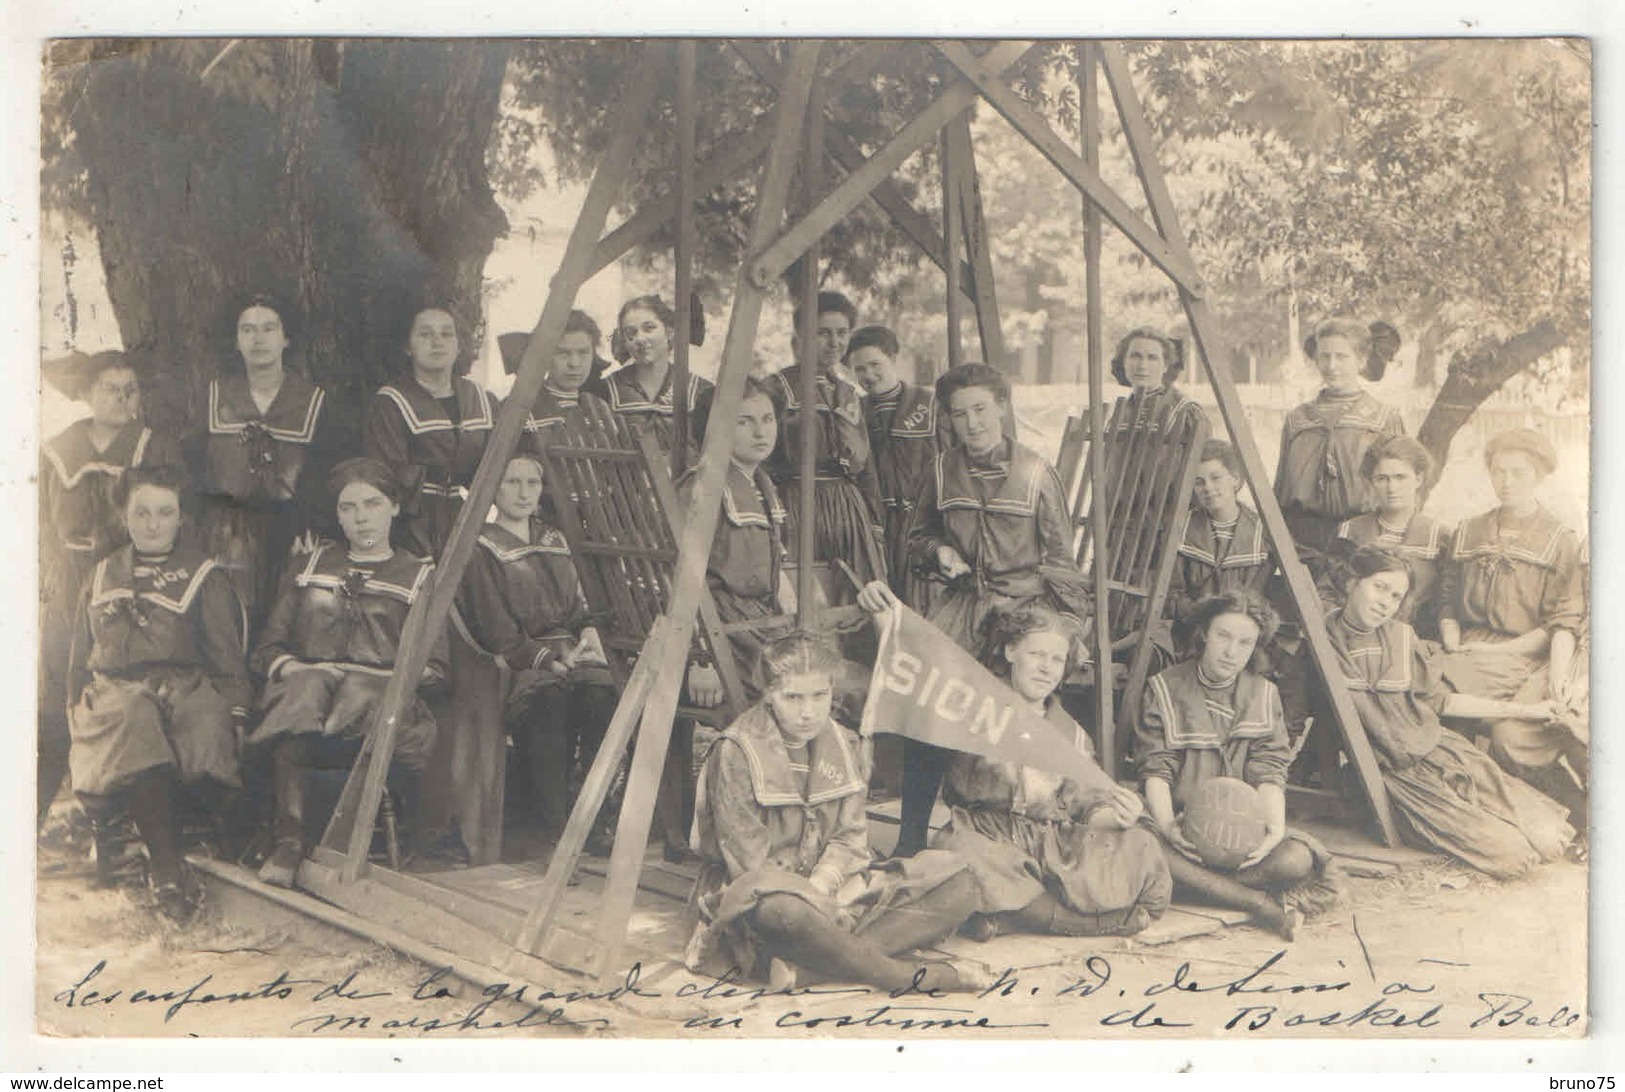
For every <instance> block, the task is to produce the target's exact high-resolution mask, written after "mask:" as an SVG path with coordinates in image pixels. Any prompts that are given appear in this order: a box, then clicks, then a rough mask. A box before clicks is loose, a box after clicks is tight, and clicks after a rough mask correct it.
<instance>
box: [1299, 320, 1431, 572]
mask: <svg viewBox="0 0 1625 1092" xmlns="http://www.w3.org/2000/svg"><path fill="white" fill-rule="evenodd" d="M1303 349H1304V352H1305V353H1306V354H1307V355H1308V357H1309V358H1310V359H1311V360H1313V361H1314V362H1315V367H1316V369H1317V370H1318V371H1319V372H1320V379H1321V383H1322V386H1321V390H1320V394H1319V395H1317V396H1316V397H1315V399H1314V401H1312V402H1305V403H1303V404H1302V405H1300V406H1298V407H1296V408H1295V409H1293V410H1292V411H1291V412H1290V413H1288V414H1287V415H1286V420H1285V421H1284V422H1283V423H1282V426H1281V459H1280V463H1279V465H1278V466H1277V468H1276V471H1275V496H1276V498H1277V499H1278V500H1279V501H1280V502H1281V514H1282V515H1283V516H1285V517H1286V525H1287V530H1289V531H1290V532H1292V541H1293V542H1294V543H1295V544H1296V545H1297V547H1298V555H1299V556H1300V557H1301V558H1302V559H1303V562H1304V564H1305V565H1308V566H1309V568H1310V571H1311V572H1313V573H1314V574H1315V575H1316V576H1319V575H1320V574H1321V573H1322V572H1323V570H1324V565H1323V558H1324V555H1325V553H1326V551H1327V549H1328V548H1329V547H1330V546H1331V544H1332V541H1333V540H1334V539H1335V538H1336V537H1337V528H1338V526H1339V525H1341V524H1342V523H1343V521H1344V520H1347V519H1350V518H1352V517H1354V516H1358V515H1360V514H1362V513H1364V512H1370V511H1372V510H1373V509H1374V508H1375V507H1376V505H1375V504H1374V503H1373V501H1372V498H1371V496H1370V492H1369V490H1368V488H1367V486H1366V483H1365V480H1364V478H1363V477H1362V476H1361V474H1360V463H1361V460H1362V459H1364V458H1365V453H1366V449H1368V448H1369V447H1370V446H1371V445H1372V444H1373V443H1375V442H1376V441H1377V440H1378V439H1379V438H1380V437H1383V436H1403V435H1404V434H1405V423H1404V422H1403V421H1401V420H1400V417H1399V411H1398V410H1395V409H1394V408H1393V407H1391V406H1385V405H1383V404H1382V403H1381V402H1379V401H1377V400H1376V399H1375V398H1374V397H1372V396H1371V394H1370V393H1368V392H1367V391H1366V389H1365V386H1364V384H1363V383H1362V379H1380V378H1382V373H1383V371H1384V370H1385V369H1386V368H1387V367H1388V362H1389V361H1390V360H1392V359H1393V356H1394V353H1395V352H1397V351H1398V349H1399V333H1398V331H1396V330H1395V329H1394V328H1393V327H1392V326H1389V325H1387V324H1385V323H1380V322H1379V323H1372V324H1371V325H1370V326H1369V327H1364V326H1361V325H1359V324H1358V323H1356V322H1353V321H1351V320H1348V319H1331V320H1329V321H1327V322H1323V323H1321V324H1320V325H1319V326H1317V327H1315V332H1314V333H1312V334H1310V335H1309V337H1308V338H1307V339H1305V341H1304V343H1303Z"/></svg>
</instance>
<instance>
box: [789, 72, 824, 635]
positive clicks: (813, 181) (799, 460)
mask: <svg viewBox="0 0 1625 1092" xmlns="http://www.w3.org/2000/svg"><path fill="white" fill-rule="evenodd" d="M822 92H823V85H822V83H821V82H820V81H818V80H817V79H814V80H813V85H812V91H811V93H810V94H809V96H808V98H807V138H806V145H807V148H806V152H805V154H803V155H802V157H801V207H802V210H803V212H806V211H810V210H811V209H813V208H814V207H815V206H816V205H817V204H818V198H819V196H820V194H821V193H822V192H823V188H824V170H823V167H824V99H823V93H822ZM819 250H820V247H819V245H818V241H817V240H816V239H815V240H813V243H812V245H811V246H809V247H808V248H807V251H806V253H805V254H803V255H802V256H801V285H800V290H801V308H800V310H801V323H800V329H798V330H797V331H796V340H797V341H799V342H800V344H801V377H800V383H799V387H800V389H799V390H798V391H797V392H796V397H797V398H798V399H800V400H801V428H800V433H799V434H798V436H797V439H798V440H799V441H800V443H799V444H798V445H797V450H796V480H797V481H798V482H799V483H800V487H801V492H800V495H799V497H798V498H797V499H798V500H799V501H800V503H799V504H798V505H797V506H796V507H797V511H796V624H797V625H798V626H800V627H801V628H802V629H810V628H811V627H812V626H813V625H814V624H816V622H817V621H818V581H817V576H818V573H817V569H816V565H815V563H816V561H817V558H818V550H817V543H818V433H819V430H820V429H822V428H823V423H822V422H821V421H820V419H819V418H820V414H819V404H818V349H819V344H818V262H819Z"/></svg>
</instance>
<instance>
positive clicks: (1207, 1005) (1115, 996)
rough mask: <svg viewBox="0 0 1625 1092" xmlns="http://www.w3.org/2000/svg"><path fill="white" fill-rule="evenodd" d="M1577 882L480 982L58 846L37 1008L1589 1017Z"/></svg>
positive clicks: (1073, 1027)
mask: <svg viewBox="0 0 1625 1092" xmlns="http://www.w3.org/2000/svg"><path fill="white" fill-rule="evenodd" d="M1586 894H1587V872H1586V869H1585V868H1584V867H1583V866H1581V865H1577V864H1573V863H1569V862H1561V863H1557V864H1553V865H1549V866H1547V867H1545V868H1542V869H1539V870H1537V871H1536V872H1535V873H1533V874H1531V875H1530V876H1528V877H1526V878H1524V879H1522V880H1519V881H1516V882H1509V883H1500V882H1496V881H1494V880H1491V879H1489V878H1487V877H1484V876H1481V875H1479V874H1477V873H1474V872H1471V871H1469V870H1467V869H1465V868H1462V867H1459V866H1456V865H1453V864H1448V863H1445V862H1443V861H1439V862H1437V863H1428V864H1424V865H1419V866H1414V867H1409V868H1406V869H1403V870H1401V871H1400V872H1399V873H1398V874H1397V875H1395V876H1391V877H1388V878H1384V879H1360V878H1352V877H1351V878H1349V880H1348V897H1347V898H1346V899H1345V900H1344V902H1343V904H1342V905H1340V906H1339V907H1337V908H1335V909H1334V910H1332V911H1331V912H1330V913H1328V914H1326V915H1325V916H1323V917H1322V918H1320V919H1319V920H1317V921H1314V922H1311V923H1309V924H1308V925H1307V926H1306V927H1305V928H1304V930H1303V931H1302V932H1301V933H1300V935H1299V937H1298V939H1297V940H1296V942H1294V943H1292V944H1290V945H1287V944H1284V943H1282V942H1281V941H1279V940H1278V939H1277V938H1275V937H1274V936H1273V935H1271V934H1269V933H1266V932H1263V931H1261V930H1259V929H1256V928H1253V927H1251V926H1248V925H1238V926H1233V927H1230V928H1227V929H1223V930H1220V931H1219V932H1217V933H1214V934H1210V935H1205V936H1197V937H1192V938H1189V939H1186V940H1180V941H1175V942H1172V943H1167V944H1162V945H1156V946H1151V945H1146V944H1143V943H1138V942H1136V941H1134V940H1132V939H1130V940H1120V939H1062V938H1024V937H1001V938H998V939H996V940H994V941H992V942H990V943H986V944H977V943H974V942H972V941H969V940H965V939H963V938H955V939H953V940H951V941H949V942H946V944H945V945H944V947H945V948H947V949H949V950H950V951H952V952H954V953H957V954H961V955H967V956H970V957H971V958H974V959H976V960H978V961H979V962H981V963H983V964H985V965H986V966H987V967H988V968H990V969H991V970H992V971H993V972H994V973H995V974H997V975H998V982H997V983H996V984H995V986H994V987H993V988H991V989H990V990H988V991H986V992H984V993H983V994H981V995H980V996H978V995H974V994H961V995H953V996H947V997H928V996H923V995H919V994H913V995H907V996H903V997H892V996H889V995H887V994H885V993H881V992H876V991H864V990H852V989H848V988H843V987H840V986H838V985H833V984H824V985H819V984H812V985H808V984H807V983H805V982H803V984H802V987H801V989H799V990H795V991H791V992H788V993H777V994H775V993H772V992H771V991H767V990H760V989H755V988H751V987H748V986H743V985H740V984H737V983H728V982H721V983H719V982H716V981H713V980H709V979H705V978H703V977H701V976H694V975H691V974H688V973H687V972H686V971H683V970H681V969H680V968H677V967H675V966H671V965H669V964H668V965H665V966H661V967H656V968H654V969H652V970H648V969H646V970H645V971H644V973H643V975H642V977H641V978H640V979H639V980H638V981H636V982H634V983H631V984H630V988H623V989H621V990H618V991H615V993H614V994H613V995H612V996H609V997H604V996H602V995H597V996H582V995H581V994H580V993H579V992H577V993H570V992H569V991H582V990H583V989H584V987H583V985H582V982H581V980H579V979H572V978H570V977H569V976H567V975H563V974H562V973H561V974H560V976H559V981H556V982H546V983H536V984H532V985H531V986H530V987H529V988H528V990H527V991H526V993H525V994H524V995H519V994H518V990H517V987H515V988H513V989H510V990H507V991H502V992H501V993H500V995H496V994H493V993H492V992H491V991H490V990H489V989H487V990H486V991H485V993H483V994H482V992H481V991H480V990H478V989H476V988H475V987H472V986H469V985H467V984H466V983H459V982H457V981H455V980H454V979H452V978H451V977H450V976H448V975H445V974H443V973H440V972H437V970H436V969H434V968H429V967H426V966H420V965H418V964H416V963H414V962H412V961H411V960H409V959H406V958H404V957H402V956H400V955H398V954H396V953H395V952H394V951H392V950H390V949H388V948H385V947H383V946H381V945H378V944H373V943H369V942H365V941H360V940H357V939H354V938H348V937H344V938H338V937H335V935H334V934H332V933H330V932H326V931H323V930H319V929H317V928H315V927H301V926H300V925H297V924H293V925H283V926H277V927H270V926H256V925H253V924H241V923H239V924H236V925H232V926H228V925H223V924H220V923H216V922H211V921H208V920H205V921H203V922H202V923H200V924H195V925H192V926H189V927H186V928H176V927H174V926H172V925H169V924H168V923H165V922H163V921H162V920H161V919H159V918H158V917H156V915H155V914H154V913H153V911H152V910H151V908H150V907H149V906H148V905H146V900H145V898H144V897H143V895H142V893H141V892H140V890H139V888H134V887H131V888H127V889H123V890H98V889H95V888H93V887H92V886H91V885H90V884H89V882H88V878H87V876H86V875H85V874H84V868H83V867H82V864H81V862H80V860H79V859H77V858H75V857H74V856H73V855H72V854H66V855H64V854H63V853H50V852H42V855H41V861H40V869H39V873H38V901H37V907H38V916H37V934H36V935H37V951H36V969H37V976H38V977H37V981H36V988H35V997H36V1004H37V1009H36V1015H37V1021H38V1028H39V1031H40V1032H41V1033H42V1034H45V1035H59V1036H256V1037H274V1036H290V1037H296V1038H307V1039H308V1038H318V1037H322V1038H336V1037H352V1036H400V1037H414V1038H431V1039H432V1038H441V1039H446V1038H451V1037H456V1038H459V1039H465V1038H470V1037H474V1038H492V1037H506V1036H561V1035H563V1036H583V1035H593V1036H596V1035H605V1034H609V1035H625V1036H641V1037H711V1038H717V1037H739V1036H774V1037H786V1036H789V1037H798V1036H806V1037H814V1036H838V1037H865V1038H873V1037H879V1038H895V1039H899V1040H908V1039H919V1038H930V1039H941V1038H944V1037H954V1038H989V1037H998V1038H1010V1037H1023V1038H1025V1037H1042V1038H1106V1037H1113V1038H1117V1037H1138V1038H1145V1037H1166V1038H1207V1037H1218V1038H1227V1039H1247V1038H1260V1037H1266V1036H1269V1037H1276V1036H1281V1037H1307V1036H1346V1035H1351V1034H1353V1035H1364V1036H1374V1037H1399V1036H1405V1037H1411V1036H1416V1037H1429V1038H1456V1037H1464V1036H1466V1037H1484V1038H1486V1039H1490V1038H1498V1037H1504V1038H1530V1037H1570V1036H1579V1035H1582V1034H1584V1032H1585V1029H1586V1023H1587V1022H1586V1017H1585V1012H1586V1003H1587V992H1586V952H1587V920H1586ZM639 916H640V917H642V916H645V915H643V914H642V913H641V912H640V915H639ZM645 927H647V925H645ZM633 928H634V930H636V929H638V928H639V921H638V918H637V917H635V918H634V923H633ZM670 933H671V930H670V929H669V928H667V929H666V930H665V933H663V935H670ZM672 955H674V956H675V955H676V953H675V952H673V953H672ZM1001 972H1002V973H1001ZM538 986H541V987H544V988H545V989H547V990H549V991H551V992H541V991H538V989H537V987H538Z"/></svg>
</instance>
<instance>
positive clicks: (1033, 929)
mask: <svg viewBox="0 0 1625 1092" xmlns="http://www.w3.org/2000/svg"><path fill="white" fill-rule="evenodd" d="M999 919H1000V921H1001V922H1003V923H1005V924H1008V925H1009V926H1011V927H1012V928H1013V929H1015V930H1016V931H1019V932H1023V933H1043V934H1048V935H1050V936H1058V937H1116V936H1130V935H1132V934H1134V933H1138V932H1139V931H1140V930H1142V929H1144V928H1145V927H1146V926H1147V925H1148V924H1150V920H1149V917H1148V915H1147V914H1146V912H1145V910H1144V909H1143V908H1142V907H1139V906H1130V907H1127V908H1125V909H1119V910H1101V911H1097V912H1095V913H1089V914H1085V913H1082V912H1080V911H1077V910H1074V909H1072V908H1071V907H1070V906H1067V905H1065V904H1064V903H1062V902H1061V901H1060V900H1059V899H1057V898H1056V897H1055V896H1054V895H1052V894H1050V893H1049V892H1048V891H1046V892H1044V893H1043V894H1042V895H1040V896H1038V897H1037V898H1036V899H1034V900H1033V901H1032V902H1030V903H1028V904H1027V905H1026V906H1023V907H1022V908H1021V909H1020V910H1013V911H1011V912H1010V913H1008V914H1000V915H999Z"/></svg>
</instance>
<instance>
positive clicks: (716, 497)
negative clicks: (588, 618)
mask: <svg viewBox="0 0 1625 1092" xmlns="http://www.w3.org/2000/svg"><path fill="white" fill-rule="evenodd" d="M818 51H819V43H817V42H816V41H815V42H797V43H796V44H795V46H794V48H793V49H792V51H791V55H790V63H789V65H788V66H787V67H786V71H785V79H784V88H783V93H782V94H781V95H780V97H779V101H778V103H777V104H776V105H775V108H774V114H775V116H774V135H773V147H772V149H771V150H770V152H769V155H768V159H767V164H766V166H765V167H764V169H763V174H762V183H761V187H760V189H759V190H758V197H757V202H756V221H755V224H754V225H753V226H752V230H751V251H752V252H756V251H759V250H760V248H761V247H762V246H763V244H764V243H765V242H766V241H767V240H768V239H769V238H771V237H772V234H773V232H774V231H775V230H776V228H777V226H778V224H779V223H780V221H782V220H783V218H784V213H785V209H786V207H787V204H788V199H789V193H790V183H791V181H792V179H793V176H794V173H795V164H796V159H797V156H798V153H799V152H800V150H801V149H800V143H801V136H802V126H803V123H804V122H805V120H806V112H807V100H808V98H809V95H810V92H811V89H812V84H813V79H814V76H815V75H816V72H817V66H818ZM749 269H750V263H748V262H747V263H746V264H745V265H743V266H742V267H741V268H740V275H739V280H738V283H737V285H736V288H735V291H734V304H733V313H732V315H731V316H730V317H729V321H728V333H727V338H726V340H725V342H724V344H723V350H722V366H721V370H720V372H719V374H718V376H717V380H718V382H717V391H716V395H715V402H714V404H713V408H712V419H713V420H719V421H731V420H733V419H734V417H735V415H737V414H738V412H739V406H740V403H741V402H742V401H743V400H744V393H745V377H746V375H748V374H749V372H750V369H751V364H752V356H753V351H754V349H755V341H756V330H757V326H758V324H759V322H760V320H761V315H762V305H763V303H764V301H765V299H766V291H765V289H763V288H761V287H760V286H757V285H756V284H755V282H754V281H753V279H752V278H751V277H750V276H749V275H748V271H749ZM732 442H733V434H732V433H731V432H730V431H729V430H727V429H708V430H707V431H706V435H705V440H704V443H703V446H702V449H701V454H700V463H699V477H698V480H697V482H696V484H695V488H694V494H693V497H692V499H691V500H690V503H689V510H688V514H687V517H686V519H685V520H684V524H683V531H682V538H681V539H680V540H679V545H678V557H677V571H676V574H675V576H674V578H673V587H672V592H671V600H670V606H669V608H668V609H667V611H666V614H665V615H664V616H663V617H664V618H665V619H666V621H667V623H668V630H669V632H668V633H667V635H666V640H665V647H664V649H663V655H662V661H663V662H661V663H659V664H657V665H656V667H655V675H654V681H653V684H652V687H651V689H650V692H649V696H648V698H647V700H646V701H645V703H644V706H643V715H642V722H641V723H640V725H639V727H638V740H637V749H636V751H635V752H634V754H633V756H632V771H631V774H630V776H629V777H628V778H627V786H626V797H625V799H624V800H623V801H622V804H621V814H620V818H619V821H618V823H617V825H616V829H615V850H614V853H613V855H612V856H611V858H610V868H609V877H608V879H607V882H606V883H605V885H604V891H603V895H602V898H601V900H600V906H601V915H600V919H599V923H600V932H599V936H600V939H601V940H602V942H603V960H602V962H601V964H600V965H599V974H600V978H601V979H607V978H608V977H610V976H613V974H614V972H615V969H616V967H617V965H618V963H619V961H620V953H621V951H622V949H623V948H624V946H625V942H626V923H627V920H628V919H629V918H630V916H631V913H632V900H633V898H634V896H635V895H636V894H637V883H638V875H639V873H640V872H641V871H642V868H643V857H644V850H645V847H646V845H647V843H648V837H649V824H650V821H651V819H652V818H653V816H654V803H655V792H656V788H657V786H658V784H659V781H660V773H661V769H662V768H663V767H664V765H665V761H666V747H667V744H668V742H669V740H670V738H671V728H672V720H673V718H674V717H675V716H676V713H677V700H678V697H679V694H680V692H681V690H682V686H683V679H684V674H685V670H684V669H685V667H686V666H687V662H688V647H689V642H690V640H691V639H692V636H693V632H694V620H695V615H696V612H697V610H698V608H699V603H700V598H701V595H702V593H703V592H704V591H705V587H706V585H705V567H706V562H707V560H708V559H709V557H710V552H711V543H712V540H713V539H714V538H715V536H716V530H717V522H718V520H719V519H720V518H721V515H722V489H723V487H724V479H725V477H726V475H727V472H728V465H729V449H730V447H731V445H732ZM549 871H551V865H550V868H549Z"/></svg>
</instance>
